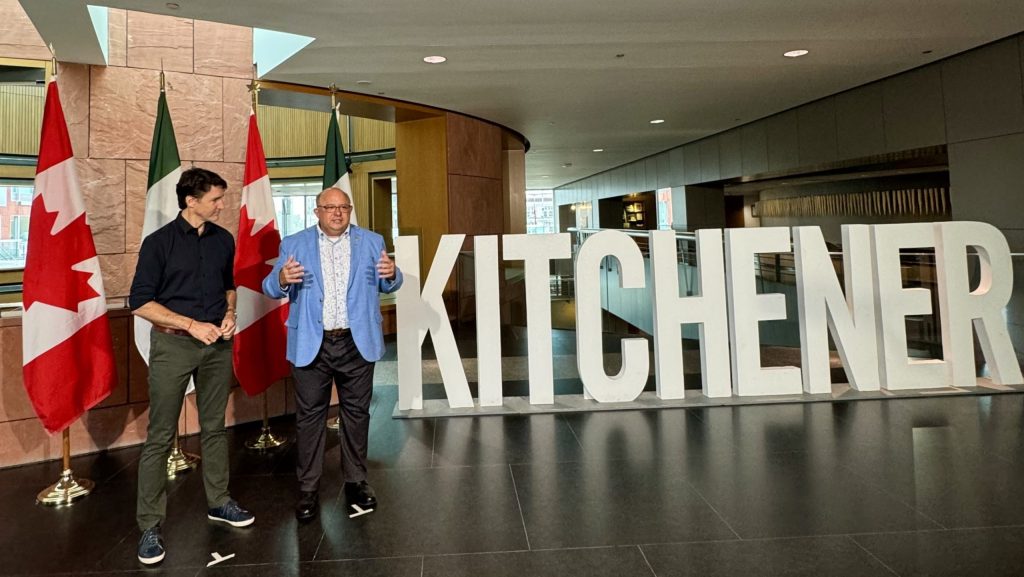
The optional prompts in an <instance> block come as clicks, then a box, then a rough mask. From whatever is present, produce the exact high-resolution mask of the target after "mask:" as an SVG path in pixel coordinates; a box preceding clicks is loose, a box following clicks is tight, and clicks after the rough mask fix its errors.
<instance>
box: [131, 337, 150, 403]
mask: <svg viewBox="0 0 1024 577" xmlns="http://www.w3.org/2000/svg"><path fill="white" fill-rule="evenodd" d="M134 327H135V319H134V318H132V319H131V320H130V321H129V323H128V351H127V352H128V402H130V403H140V402H148V401H149V367H148V366H146V361H144V360H142V355H141V354H140V353H139V349H138V348H137V347H136V346H135V329H134Z"/></svg>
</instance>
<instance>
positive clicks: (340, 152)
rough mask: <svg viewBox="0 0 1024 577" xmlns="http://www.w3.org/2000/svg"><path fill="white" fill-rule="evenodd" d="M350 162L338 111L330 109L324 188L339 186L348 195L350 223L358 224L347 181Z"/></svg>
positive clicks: (354, 203) (353, 200)
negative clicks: (350, 211)
mask: <svg viewBox="0 0 1024 577" xmlns="http://www.w3.org/2000/svg"><path fill="white" fill-rule="evenodd" d="M349 170H350V163H349V161H348V158H347V157H346V156H345V145H344V144H342V142H341V128H340V127H339V125H338V113H337V111H335V110H332V111H331V123H330V124H329V125H328V126H327V150H326V152H324V189H328V188H340V189H341V190H342V191H344V193H345V194H347V195H348V198H349V202H351V203H352V207H353V208H352V220H351V223H352V224H354V225H356V226H358V225H359V223H358V222H356V210H355V205H356V199H354V198H352V183H351V182H350V181H349V178H348V173H349Z"/></svg>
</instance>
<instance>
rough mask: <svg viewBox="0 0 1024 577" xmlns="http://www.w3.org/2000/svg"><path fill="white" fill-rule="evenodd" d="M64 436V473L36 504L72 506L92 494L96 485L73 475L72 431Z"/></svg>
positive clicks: (66, 432) (38, 497)
mask: <svg viewBox="0 0 1024 577" xmlns="http://www.w3.org/2000/svg"><path fill="white" fill-rule="evenodd" d="M61 435H62V436H63V443H62V445H63V453H64V472H63V473H61V475H60V479H59V480H58V481H57V482H56V483H54V484H52V485H50V486H49V487H47V488H45V489H43V490H42V491H40V492H39V495H37V496H36V502H37V503H40V504H42V505H50V506H55V507H59V506H61V505H70V504H72V503H74V502H75V501H77V500H78V499H81V498H82V497H85V496H86V495H88V494H89V493H91V492H92V489H93V487H94V486H95V484H94V483H93V482H92V481H90V480H89V479H81V478H76V477H75V476H74V475H73V474H72V473H71V431H70V429H64V431H63V432H62V433H61Z"/></svg>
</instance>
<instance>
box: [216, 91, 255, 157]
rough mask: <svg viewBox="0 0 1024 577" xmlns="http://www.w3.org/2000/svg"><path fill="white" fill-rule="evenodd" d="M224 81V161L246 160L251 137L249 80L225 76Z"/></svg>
mask: <svg viewBox="0 0 1024 577" xmlns="http://www.w3.org/2000/svg"><path fill="white" fill-rule="evenodd" d="M223 82H224V162H245V145H246V142H247V140H248V137H249V110H250V109H251V107H252V97H251V96H249V88H248V85H249V82H250V81H249V80H239V79H237V78H225V79H223Z"/></svg>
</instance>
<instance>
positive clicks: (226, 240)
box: [128, 212, 235, 325]
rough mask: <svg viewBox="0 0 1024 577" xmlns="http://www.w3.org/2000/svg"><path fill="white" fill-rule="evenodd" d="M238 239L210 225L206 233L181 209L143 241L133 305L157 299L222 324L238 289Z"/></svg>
mask: <svg viewBox="0 0 1024 577" xmlns="http://www.w3.org/2000/svg"><path fill="white" fill-rule="evenodd" d="M234 260H235V239H234V238H232V236H231V233H229V232H228V231H226V230H224V229H223V228H221V227H219V226H217V225H215V224H213V223H212V222H208V223H206V225H205V226H204V227H203V234H202V236H200V235H199V229H197V228H195V227H193V226H192V225H191V224H189V223H188V221H186V220H185V219H184V218H183V217H182V216H181V213H180V212H179V213H178V218H176V219H174V220H173V221H171V222H169V223H167V224H166V225H164V226H162V227H160V228H158V229H157V230H155V231H154V232H153V233H152V234H150V235H149V236H147V237H146V238H145V239H143V241H142V248H141V249H140V250H139V264H138V266H137V267H136V268H135V279H134V280H133V281H132V290H131V294H130V296H129V297H128V306H130V307H131V309H132V310H133V311H134V310H135V309H137V308H139V307H141V306H142V305H144V304H146V303H148V302H150V301H156V302H157V303H159V304H161V305H163V306H165V307H167V308H168V309H170V310H172V311H174V312H176V313H178V314H179V315H184V316H186V317H190V318H193V319H195V320H197V321H201V322H207V323H214V324H218V325H219V324H220V322H221V321H222V320H223V319H224V313H226V312H227V308H228V301H227V297H226V295H225V293H226V292H227V291H229V290H234V289H235V277H234V271H233V270H232V268H233V266H234Z"/></svg>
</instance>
